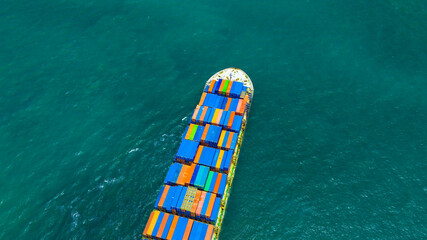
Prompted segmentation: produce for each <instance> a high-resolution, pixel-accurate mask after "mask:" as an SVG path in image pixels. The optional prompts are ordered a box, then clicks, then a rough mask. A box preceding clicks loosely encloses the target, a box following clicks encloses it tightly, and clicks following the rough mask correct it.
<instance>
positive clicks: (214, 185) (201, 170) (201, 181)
mask: <svg viewBox="0 0 427 240" xmlns="http://www.w3.org/2000/svg"><path fill="white" fill-rule="evenodd" d="M164 184H167V185H174V186H175V185H181V186H192V187H195V188H197V189H199V190H204V191H207V192H212V193H215V194H217V195H218V196H219V197H222V196H223V195H224V191H225V187H226V184H227V174H225V173H218V172H214V171H210V170H209V167H206V166H202V165H199V164H191V165H186V164H181V163H174V164H172V166H171V167H170V168H169V171H168V173H167V175H166V178H165V181H164Z"/></svg>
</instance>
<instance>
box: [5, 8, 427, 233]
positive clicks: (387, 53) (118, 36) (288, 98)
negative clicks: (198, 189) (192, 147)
mask: <svg viewBox="0 0 427 240" xmlns="http://www.w3.org/2000/svg"><path fill="white" fill-rule="evenodd" d="M0 4H1V8H0V85H1V86H0V239H138V238H139V237H140V236H141V233H142V231H143V228H144V226H145V223H146V221H147V219H148V216H149V213H150V212H151V210H152V209H153V204H154V202H155V199H156V196H157V194H158V192H159V190H160V186H161V184H162V181H163V179H164V177H165V175H166V172H167V169H168V167H169V166H170V164H171V162H172V159H173V156H174V154H175V153H176V151H177V148H178V144H179V142H180V137H181V135H182V133H183V131H184V128H185V126H186V124H187V121H188V117H189V116H190V114H191V112H192V110H193V109H194V107H195V105H196V103H197V102H198V100H199V98H200V95H201V92H202V89H203V85H204V83H205V81H206V80H207V79H208V78H209V77H210V76H211V75H212V74H214V73H215V72H217V71H218V70H221V69H223V68H227V67H231V66H234V67H239V68H242V69H243V70H244V71H246V72H247V73H248V74H249V76H250V77H251V78H252V80H253V82H254V86H255V95H254V102H253V104H252V109H251V115H250V118H249V122H248V127H247V131H246V135H245V139H244V142H243V146H242V152H241V155H240V159H239V164H238V166H237V172H236V176H235V180H234V184H233V189H232V193H231V198H230V201H229V205H228V208H227V213H226V217H225V221H224V222H223V227H222V232H221V239H426V238H427V224H426V222H427V212H426V208H427V203H426V202H427V200H426V199H427V181H426V180H427V179H426V176H427V162H426V161H427V2H426V1H424V0H411V1H409V0H406V1H405V0H370V1H368V0H360V1H337V0H335V1H334V0H319V1H314V0H311V1H310V0H307V1H254V0H246V1H223V0H220V1H170V0H165V1H148V0H139V1H138V0H126V1H106V0H102V1H101V0H93V1H81V0H68V1H58V0H56V1H54V0H33V1H22V0H0Z"/></svg>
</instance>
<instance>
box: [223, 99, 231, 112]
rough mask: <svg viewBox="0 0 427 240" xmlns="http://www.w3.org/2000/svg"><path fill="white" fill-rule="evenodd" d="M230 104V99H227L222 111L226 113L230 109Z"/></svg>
mask: <svg viewBox="0 0 427 240" xmlns="http://www.w3.org/2000/svg"><path fill="white" fill-rule="evenodd" d="M230 104H231V98H228V100H227V104H226V105H225V109H224V111H228V109H229V108H230Z"/></svg>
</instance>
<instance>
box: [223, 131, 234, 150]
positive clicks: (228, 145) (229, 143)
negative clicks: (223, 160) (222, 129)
mask: <svg viewBox="0 0 427 240" xmlns="http://www.w3.org/2000/svg"><path fill="white" fill-rule="evenodd" d="M234 134H235V133H234V132H230V133H229V134H228V141H227V146H225V148H226V149H230V146H231V141H232V140H233V135H234Z"/></svg>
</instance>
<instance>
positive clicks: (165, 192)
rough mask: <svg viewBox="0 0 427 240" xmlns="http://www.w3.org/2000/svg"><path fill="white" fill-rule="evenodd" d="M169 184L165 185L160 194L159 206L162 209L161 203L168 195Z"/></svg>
mask: <svg viewBox="0 0 427 240" xmlns="http://www.w3.org/2000/svg"><path fill="white" fill-rule="evenodd" d="M169 188H170V186H169V185H165V189H164V190H163V193H162V196H161V197H160V201H159V208H160V209H163V203H165V199H166V196H167V195H168V192H169Z"/></svg>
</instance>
